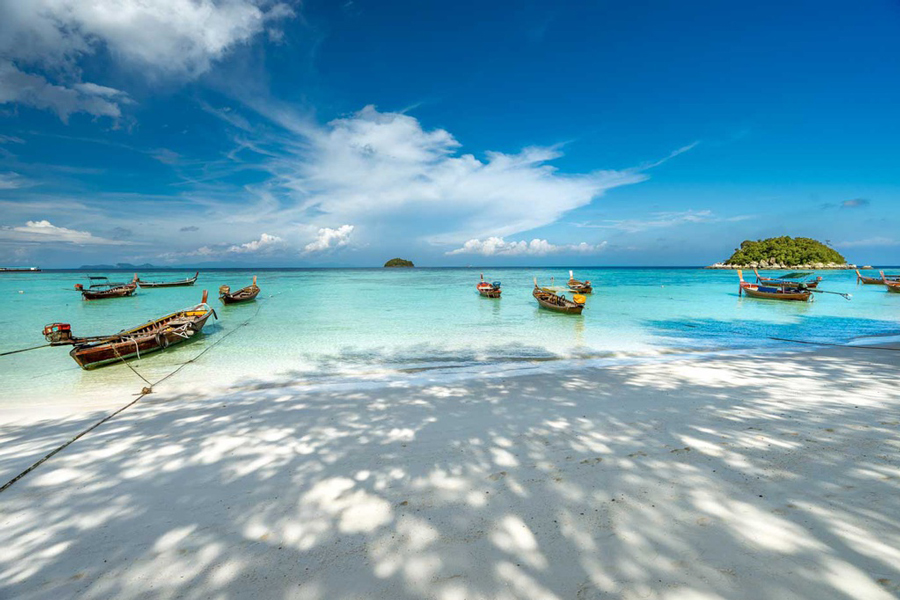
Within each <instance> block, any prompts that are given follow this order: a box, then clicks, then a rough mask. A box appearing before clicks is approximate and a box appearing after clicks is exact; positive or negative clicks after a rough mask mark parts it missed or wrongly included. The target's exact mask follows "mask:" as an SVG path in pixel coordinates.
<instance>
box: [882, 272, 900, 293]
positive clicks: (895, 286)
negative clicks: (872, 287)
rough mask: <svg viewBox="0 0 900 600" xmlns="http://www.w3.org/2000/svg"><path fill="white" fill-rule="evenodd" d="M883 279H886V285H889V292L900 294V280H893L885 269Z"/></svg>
mask: <svg viewBox="0 0 900 600" xmlns="http://www.w3.org/2000/svg"><path fill="white" fill-rule="evenodd" d="M881 279H882V281H884V285H886V286H887V290H888V291H889V292H895V293H897V294H900V280H893V279H889V278H887V277H885V276H884V271H881Z"/></svg>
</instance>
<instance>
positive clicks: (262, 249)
mask: <svg viewBox="0 0 900 600" xmlns="http://www.w3.org/2000/svg"><path fill="white" fill-rule="evenodd" d="M283 247H285V244H284V240H283V239H281V238H280V237H278V236H277V235H270V234H268V233H263V234H262V235H260V236H259V239H258V240H251V241H249V242H246V243H243V244H231V245H228V244H216V245H209V246H201V247H200V248H197V249H196V250H191V251H188V252H166V253H164V254H160V255H158V258H162V259H164V260H177V259H181V258H189V257H192V256H200V257H206V258H222V257H227V256H229V255H234V254H270V253H272V252H273V251H275V250H277V249H279V248H283Z"/></svg>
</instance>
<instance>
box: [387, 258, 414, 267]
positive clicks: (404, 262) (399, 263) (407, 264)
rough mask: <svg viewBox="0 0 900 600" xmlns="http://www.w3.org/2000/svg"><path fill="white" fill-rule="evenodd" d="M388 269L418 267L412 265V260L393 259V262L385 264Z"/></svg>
mask: <svg viewBox="0 0 900 600" xmlns="http://www.w3.org/2000/svg"><path fill="white" fill-rule="evenodd" d="M384 266H386V267H414V266H416V265H414V264H412V261H411V260H404V259H402V258H392V259H391V260H389V261H387V262H386V263H384Z"/></svg>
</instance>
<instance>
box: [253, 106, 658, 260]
mask: <svg viewBox="0 0 900 600" xmlns="http://www.w3.org/2000/svg"><path fill="white" fill-rule="evenodd" d="M258 108H259V107H258ZM260 110H262V111H263V114H266V116H269V117H270V118H272V119H273V120H274V121H275V122H277V123H279V124H280V125H282V126H283V127H285V128H286V129H288V130H289V131H290V132H291V133H292V134H294V135H295V136H297V137H292V138H290V139H287V140H285V139H283V138H282V139H280V140H279V142H280V143H281V145H282V149H283V150H282V152H281V154H280V156H278V157H275V158H264V160H265V161H266V162H265V164H266V165H267V167H268V168H269V170H270V171H271V172H272V173H273V175H274V179H273V181H271V182H270V183H269V185H268V186H266V187H264V188H262V189H260V190H257V191H258V193H259V194H260V198H261V199H264V196H265V195H278V196H279V198H281V199H282V200H286V201H287V202H286V203H287V204H288V205H289V206H292V207H293V208H292V210H293V214H292V215H291V216H292V217H294V218H296V219H297V220H306V221H313V222H315V220H321V221H324V220H326V219H327V220H328V221H331V222H334V221H335V220H337V221H339V222H352V223H357V224H362V225H365V226H366V231H367V232H368V231H370V230H371V231H377V232H378V233H380V234H382V235H384V236H386V237H389V236H391V235H404V234H405V235H409V231H410V228H411V226H412V227H413V228H414V230H415V236H416V237H417V238H419V239H424V240H426V241H428V242H431V243H435V244H447V243H453V244H460V243H462V242H464V241H465V240H467V239H470V238H473V237H474V238H478V239H482V238H486V237H502V236H504V235H512V234H515V233H518V232H520V231H527V230H530V229H534V228H536V227H540V226H542V225H547V224H550V223H553V222H555V221H556V220H557V219H559V218H560V216H562V215H563V214H565V213H566V212H568V211H571V210H573V209H576V208H579V207H581V206H585V205H587V204H589V203H590V202H591V201H592V200H594V199H596V198H598V197H600V196H602V195H603V194H604V193H605V192H606V191H607V190H610V189H612V188H615V187H618V186H622V185H628V184H633V183H638V182H640V181H644V180H646V179H647V178H648V176H647V174H646V173H644V172H643V169H644V168H645V167H640V168H635V169H625V170H621V171H610V170H599V171H595V172H592V173H587V174H574V175H569V174H562V173H559V172H558V171H557V170H556V168H555V167H553V166H551V165H550V164H549V163H550V161H552V160H554V159H557V158H559V157H560V156H562V153H561V152H560V150H559V148H557V147H530V148H526V149H524V150H522V151H521V152H519V153H516V154H506V153H500V152H488V153H486V155H485V158H484V159H479V158H476V157H475V156H473V155H472V154H459V153H458V150H459V146H460V144H459V142H458V141H457V140H456V139H455V138H454V137H453V136H452V135H451V134H450V133H449V132H447V131H445V130H443V129H434V130H426V129H424V128H423V127H422V125H421V124H420V123H419V121H418V120H417V119H415V118H414V117H411V116H409V115H405V114H399V113H381V112H378V111H377V110H376V109H375V108H374V107H372V106H367V107H365V108H364V109H362V110H361V111H360V112H358V113H356V114H354V115H352V116H349V117H346V118H342V119H336V120H334V121H332V122H330V123H328V124H327V125H326V126H322V127H320V126H316V125H312V124H310V123H309V122H307V121H304V120H302V119H296V118H292V117H291V115H290V114H286V113H285V112H284V107H282V106H276V107H274V108H271V109H270V110H268V113H267V111H266V109H265V108H264V107H263V108H261V109H260ZM271 147H272V144H268V145H267V148H271ZM261 155H262V156H263V157H266V156H267V155H266V154H262V153H261ZM651 166H652V165H651ZM412 217H414V218H415V224H414V225H412V223H411V218H412Z"/></svg>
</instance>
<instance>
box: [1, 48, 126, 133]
mask: <svg viewBox="0 0 900 600" xmlns="http://www.w3.org/2000/svg"><path fill="white" fill-rule="evenodd" d="M98 88H99V90H98ZM7 102H18V103H22V104H27V105H29V106H34V107H35V108H41V109H48V110H52V111H53V112H55V113H56V114H57V115H59V118H60V119H62V120H63V121H66V120H68V118H69V115H71V114H72V113H75V112H86V113H88V114H91V115H94V116H97V117H112V118H118V117H120V116H121V115H122V111H121V109H120V108H119V104H127V103H130V102H131V100H130V99H129V98H128V96H127V94H125V93H124V92H120V91H119V90H114V89H112V88H107V87H103V86H99V85H98V86H95V85H94V84H89V83H83V84H76V85H75V86H73V87H71V88H69V87H64V86H61V85H54V84H52V83H50V82H49V81H47V80H46V79H45V78H44V77H42V76H41V75H32V74H29V73H24V72H22V71H20V70H19V69H17V68H16V66H15V65H13V64H12V63H11V62H9V61H2V60H0V104H5V103H7Z"/></svg>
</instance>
